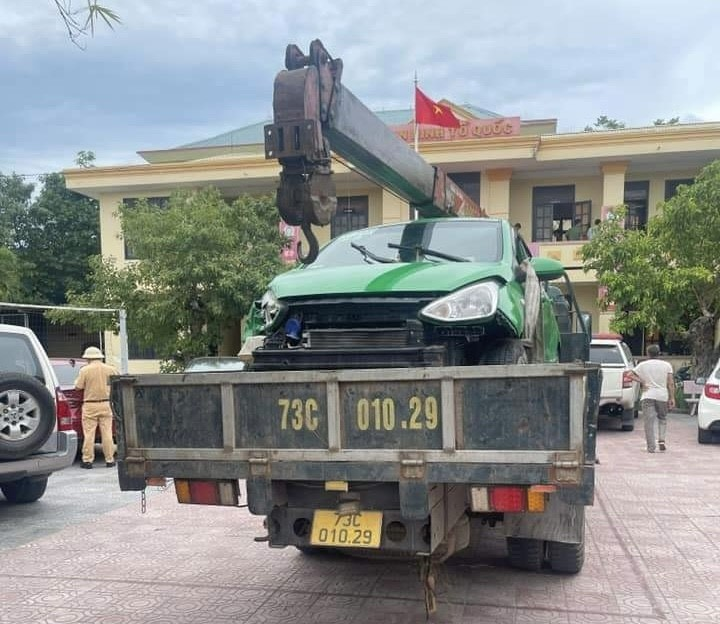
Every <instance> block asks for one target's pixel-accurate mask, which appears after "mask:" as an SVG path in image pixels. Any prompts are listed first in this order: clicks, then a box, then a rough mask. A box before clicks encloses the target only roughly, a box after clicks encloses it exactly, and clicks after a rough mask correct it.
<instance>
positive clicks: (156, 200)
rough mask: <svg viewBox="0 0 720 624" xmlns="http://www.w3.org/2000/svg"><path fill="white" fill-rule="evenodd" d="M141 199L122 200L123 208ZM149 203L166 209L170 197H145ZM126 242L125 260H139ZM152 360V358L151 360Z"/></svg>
mask: <svg viewBox="0 0 720 624" xmlns="http://www.w3.org/2000/svg"><path fill="white" fill-rule="evenodd" d="M140 199H141V198H140V197H125V198H124V199H123V200H122V203H123V207H124V208H132V207H133V206H134V205H135V204H137V203H138V201H139V200H140ZM143 199H145V200H146V201H147V203H148V204H150V205H151V206H158V207H159V208H165V206H167V203H168V199H169V198H168V197H145V198H143ZM123 242H124V246H125V260H137V259H138V257H137V256H136V255H135V253H134V252H133V250H132V249H130V248H129V247H128V244H127V242H126V241H123ZM151 359H152V358H151Z"/></svg>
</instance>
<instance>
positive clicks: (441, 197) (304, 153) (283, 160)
mask: <svg viewBox="0 0 720 624" xmlns="http://www.w3.org/2000/svg"><path fill="white" fill-rule="evenodd" d="M285 67H286V69H285V70H283V71H281V72H280V73H279V74H278V75H277V76H276V78H275V85H274V94H273V115H274V119H273V121H274V123H272V124H269V125H267V126H265V157H266V158H267V159H277V160H278V161H279V162H280V165H281V166H282V172H281V173H280V186H279V188H278V191H277V204H278V209H279V211H280V215H281V216H282V218H283V219H284V220H285V221H286V222H287V223H289V224H291V225H300V226H301V227H302V230H303V233H304V234H305V236H306V238H307V239H308V241H309V243H310V252H309V253H308V255H307V256H302V255H301V256H300V258H301V260H302V261H303V262H305V263H310V262H313V261H314V260H315V257H316V255H317V251H318V243H317V239H316V238H315V236H314V234H313V233H312V230H311V226H312V225H327V224H328V223H329V222H330V218H331V217H332V214H333V213H334V211H335V208H336V206H337V194H336V190H335V184H334V182H333V179H332V173H333V172H332V168H331V149H332V151H333V152H334V153H336V154H337V155H339V156H340V157H342V158H343V159H345V160H346V161H347V162H348V163H350V164H351V166H352V167H354V168H355V169H357V170H358V171H360V172H361V173H362V174H364V175H365V176H366V177H368V178H369V179H371V180H372V181H374V182H376V183H377V184H379V185H381V186H383V187H384V188H387V189H388V190H390V191H392V192H393V193H395V194H396V195H398V196H399V197H401V198H403V199H404V200H406V201H407V202H408V203H409V204H410V206H411V207H412V208H415V209H416V210H417V211H418V214H420V215H421V216H423V217H440V216H476V217H480V216H486V215H485V213H484V211H483V210H482V208H480V207H479V206H478V205H477V204H476V203H475V202H474V201H473V200H472V199H471V198H470V197H468V196H467V195H466V194H465V193H464V192H463V191H462V189H461V188H460V187H459V186H458V185H457V184H455V183H454V182H453V181H452V180H451V179H450V178H449V177H448V175H447V174H446V173H445V172H443V171H441V170H440V169H438V168H437V167H435V166H433V165H430V164H429V163H428V162H426V161H425V160H424V159H423V158H422V157H421V156H420V155H419V154H417V153H416V152H415V151H414V150H412V149H411V148H410V147H409V146H408V145H407V143H405V141H403V140H402V139H401V138H400V137H398V136H397V135H396V134H395V133H393V132H392V130H390V128H388V126H386V125H385V124H384V123H383V122H382V121H381V120H380V119H379V118H378V117H377V116H376V115H375V114H374V113H373V112H372V111H370V110H369V109H368V108H367V107H366V106H365V105H364V104H363V103H362V102H361V101H360V100H359V99H358V98H357V97H356V96H355V95H354V94H353V93H352V92H351V91H350V90H349V89H347V88H346V87H345V86H343V85H342V83H341V77H342V67H343V65H342V60H341V59H333V58H332V57H331V56H330V55H329V54H328V52H327V50H326V49H325V47H324V46H323V44H322V42H320V40H318V39H316V40H315V41H313V42H312V43H311V44H310V53H309V55H307V56H306V55H304V54H303V53H302V51H301V50H300V49H299V48H298V47H297V46H296V45H293V44H291V45H289V46H288V47H287V50H286V54H285Z"/></svg>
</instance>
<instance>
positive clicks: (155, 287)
mask: <svg viewBox="0 0 720 624" xmlns="http://www.w3.org/2000/svg"><path fill="white" fill-rule="evenodd" d="M119 215H120V220H121V223H122V228H123V233H124V237H125V242H126V243H127V244H128V245H129V246H130V247H131V248H132V249H133V251H134V252H135V254H136V255H137V256H138V257H139V258H141V259H140V260H138V261H135V262H132V263H129V264H128V265H127V266H124V267H118V266H117V265H116V264H115V263H114V262H112V261H109V260H105V261H102V260H100V259H99V258H97V259H95V260H94V262H93V271H92V277H91V288H90V289H89V291H87V292H84V293H83V292H79V291H73V292H72V293H69V297H68V299H69V301H70V303H71V304H73V305H80V306H91V307H103V308H105V307H109V308H121V307H122V308H125V309H126V310H127V313H128V334H129V335H130V336H131V337H132V339H133V340H134V341H135V342H137V343H138V345H139V346H141V347H153V348H154V349H155V351H156V352H157V354H158V356H159V357H160V358H161V359H162V360H164V361H165V363H164V366H163V367H164V368H165V369H166V370H170V369H172V368H173V367H177V366H180V367H181V366H183V365H184V364H185V363H186V362H187V361H188V360H189V359H191V358H192V357H197V356H201V355H209V354H213V353H216V352H217V350H218V347H219V345H220V344H221V342H222V339H223V336H224V334H225V332H226V331H227V330H228V329H229V328H231V327H232V326H233V325H238V324H239V322H240V320H241V319H242V317H243V316H244V315H245V314H247V312H248V310H249V309H250V306H251V304H252V303H253V301H254V300H255V299H256V298H257V297H258V296H259V295H260V294H261V293H262V292H263V290H264V288H265V287H266V285H267V283H268V281H269V280H270V279H271V277H272V276H273V275H275V274H277V273H278V272H280V271H281V270H283V268H284V266H283V264H282V262H281V261H280V250H281V247H282V245H283V244H284V242H285V239H284V237H283V236H282V234H281V233H280V231H279V228H278V214H277V210H276V208H275V205H274V201H273V200H272V199H270V198H268V197H264V198H253V197H247V196H246V197H241V198H239V199H237V200H236V201H234V202H233V203H231V204H228V203H227V202H226V201H225V200H224V199H223V197H222V196H221V195H220V192H219V191H218V190H217V189H214V188H207V189H203V190H199V191H179V192H176V193H174V194H173V195H172V196H171V197H170V199H169V201H168V203H167V205H166V206H164V207H163V206H155V205H151V204H149V203H148V202H147V201H145V200H141V201H139V202H138V203H137V204H135V205H134V206H123V207H121V208H119ZM63 315H65V318H68V317H69V316H70V317H72V315H69V314H68V313H66V312H63ZM74 320H76V321H78V322H82V323H84V324H86V319H83V318H82V317H81V316H75V317H74ZM96 328H97V327H94V328H92V329H96ZM89 329H90V328H89Z"/></svg>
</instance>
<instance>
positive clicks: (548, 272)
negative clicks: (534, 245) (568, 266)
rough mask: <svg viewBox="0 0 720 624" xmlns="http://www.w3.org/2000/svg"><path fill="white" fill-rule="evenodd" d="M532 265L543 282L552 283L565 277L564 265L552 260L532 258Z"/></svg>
mask: <svg viewBox="0 0 720 624" xmlns="http://www.w3.org/2000/svg"><path fill="white" fill-rule="evenodd" d="M530 264H532V267H533V269H535V273H537V276H538V279H539V280H540V281H541V282H551V281H552V280H555V279H560V278H561V277H562V276H563V275H565V267H564V266H563V263H562V262H560V261H558V260H553V259H552V258H531V259H530Z"/></svg>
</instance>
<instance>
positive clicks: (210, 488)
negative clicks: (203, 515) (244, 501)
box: [175, 479, 240, 507]
mask: <svg viewBox="0 0 720 624" xmlns="http://www.w3.org/2000/svg"><path fill="white" fill-rule="evenodd" d="M175 495H176V496H177V499H178V503H190V504H193V505H230V506H233V507H234V506H237V504H238V500H239V498H240V487H239V485H238V482H237V481H235V480H230V479H213V480H203V479H175Z"/></svg>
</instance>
